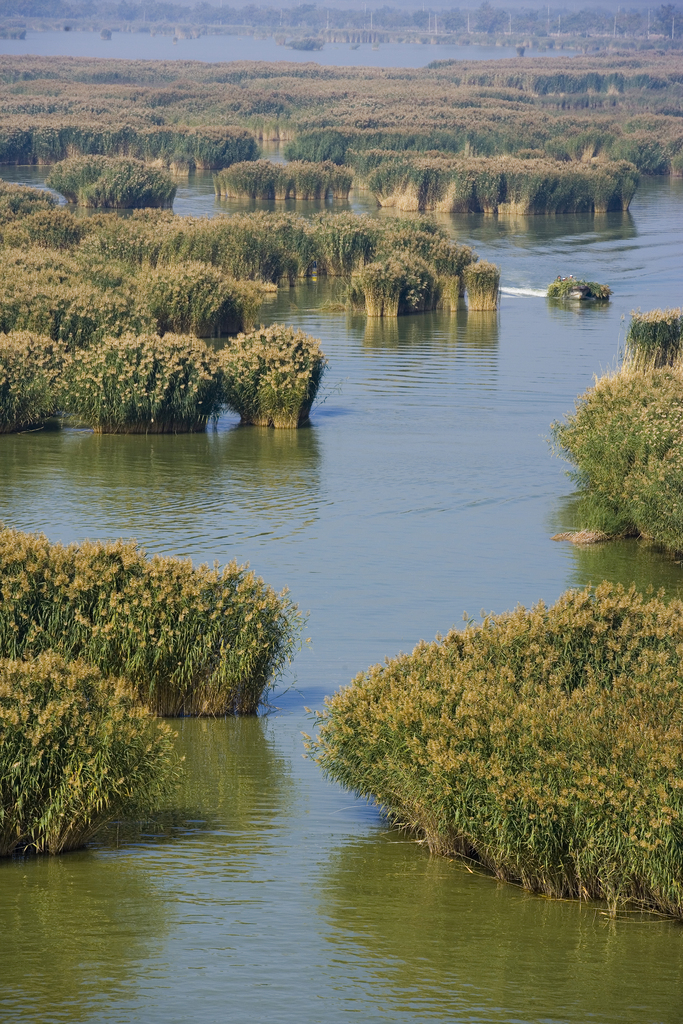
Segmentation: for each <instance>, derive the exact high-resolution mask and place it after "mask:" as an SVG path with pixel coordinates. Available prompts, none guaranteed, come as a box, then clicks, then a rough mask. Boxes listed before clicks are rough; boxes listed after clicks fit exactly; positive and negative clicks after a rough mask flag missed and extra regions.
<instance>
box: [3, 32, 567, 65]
mask: <svg viewBox="0 0 683 1024" xmlns="http://www.w3.org/2000/svg"><path fill="white" fill-rule="evenodd" d="M294 35H298V33H296V32H294V33H292V32H288V33H287V36H288V38H291V37H292V36H294ZM437 38H438V37H434V42H433V43H382V44H381V45H380V46H379V47H378V48H377V49H374V48H373V47H372V45H371V44H370V43H362V44H361V45H359V46H356V47H352V46H350V45H349V44H348V43H326V44H325V45H324V46H323V48H322V50H313V51H310V50H309V51H307V50H292V49H290V48H289V47H285V46H278V44H277V43H276V42H275V39H273V38H266V39H259V38H258V37H256V36H251V35H243V36H237V35H234V36H228V35H225V36H223V35H216V36H209V35H206V36H199V37H198V38H197V39H177V40H176V41H175V42H174V37H173V36H172V35H161V34H158V33H157V34H155V35H151V34H150V33H149V32H114V33H113V34H112V37H111V39H107V40H105V39H101V38H100V33H99V30H98V31H96V32H34V31H29V32H27V33H26V38H25V39H0V54H12V55H17V54H18V55H21V54H33V55H37V56H40V57H117V58H119V59H124V60H201V61H230V60H264V61H293V62H295V63H298V64H302V63H304V64H305V63H309V62H310V63H313V64H322V65H325V66H328V67H370V68H422V67H424V66H425V65H426V64H429V63H430V61H433V60H500V59H501V58H503V57H508V58H509V57H516V56H517V53H516V50H515V48H514V46H455V45H447V44H443V43H437V41H436V40H437ZM575 52H576V51H575V50H569V49H567V50H561V49H559V47H558V48H557V49H552V50H542V51H541V50H531V49H529V50H527V51H526V56H527V57H553V56H562V57H572V56H574V54H575Z"/></svg>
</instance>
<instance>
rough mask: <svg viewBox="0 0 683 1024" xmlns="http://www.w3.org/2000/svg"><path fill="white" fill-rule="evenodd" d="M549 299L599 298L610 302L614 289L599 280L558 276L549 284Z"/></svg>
mask: <svg viewBox="0 0 683 1024" xmlns="http://www.w3.org/2000/svg"><path fill="white" fill-rule="evenodd" d="M547 294H548V298H549V299H598V300H600V301H601V302H609V297H610V295H611V294H612V289H611V288H610V287H609V285H606V284H598V283H597V281H583V280H580V279H576V278H573V277H557V278H556V279H555V280H554V281H553V282H552V284H549V285H548V293H547Z"/></svg>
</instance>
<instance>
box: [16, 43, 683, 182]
mask: <svg viewBox="0 0 683 1024" xmlns="http://www.w3.org/2000/svg"><path fill="white" fill-rule="evenodd" d="M677 60H678V57H677V56H676V55H675V54H670V55H667V54H661V53H657V52H656V51H648V52H642V53H631V54H629V55H628V56H627V57H624V55H623V54H615V55H613V56H612V55H608V56H606V55H605V54H604V53H601V54H590V55H584V56H579V57H573V58H565V57H562V56H558V57H553V58H551V59H547V58H544V57H537V58H535V59H534V62H533V68H532V67H531V66H530V64H529V61H511V62H508V61H506V62H505V63H504V65H503V66H501V65H500V62H499V61H490V62H482V61H476V62H475V61H470V62H468V61H461V62H458V63H457V64H453V63H452V62H447V61H436V62H434V63H433V65H432V66H431V67H428V68H420V69H406V68H394V69H391V70H390V71H389V70H387V69H381V68H377V69H372V68H329V67H325V68H323V67H316V66H314V65H307V66H306V67H303V66H301V65H297V66H296V67H292V66H291V65H290V66H288V65H287V64H285V63H278V62H273V63H268V62H258V63H252V62H233V63H232V64H231V65H230V67H229V68H227V67H226V66H225V65H221V64H202V62H199V61H197V62H184V61H181V62H173V61H159V62H157V63H155V65H154V69H152V66H151V65H150V64H149V62H144V61H140V62H138V61H117V60H111V59H110V60H100V61H98V60H86V59H83V60H78V61H74V60H70V59H65V58H52V59H50V58H41V57H26V56H22V57H21V58H15V57H12V56H6V59H5V60H4V61H3V73H2V76H1V80H0V110H1V111H2V115H3V116H2V129H1V130H0V160H3V161H5V162H9V163H35V162H40V161H43V162H54V161H56V160H61V159H64V158H65V157H67V156H69V155H73V154H78V153H102V154H104V155H108V156H134V157H138V158H140V159H144V160H145V161H147V162H151V161H154V162H157V161H158V162H159V164H165V165H166V166H169V164H170V165H175V166H176V167H177V168H178V169H187V168H190V167H192V166H197V167H200V166H201V167H212V168H220V167H227V166H229V165H230V164H232V163H235V162H237V161H244V160H251V159H253V158H254V157H255V156H256V155H257V145H256V142H255V137H258V138H265V139H270V138H273V139H281V140H283V141H284V140H286V141H288V142H289V143H290V144H291V145H292V146H293V147H296V149H295V151H293V152H290V153H289V154H288V158H289V159H292V160H308V161H315V162H321V161H325V160H328V159H331V160H334V161H335V162H336V163H342V162H344V161H345V160H346V158H347V152H348V151H349V149H352V150H355V151H358V150H362V149H368V148H373V147H374V148H382V149H385V150H417V151H420V152H426V151H429V150H439V151H441V152H444V153H450V154H454V153H457V154H461V155H462V156H463V157H468V156H482V157H483V156H487V157H493V156H497V155H506V154H514V153H517V152H520V151H524V150H527V151H529V150H537V151H540V152H544V151H545V152H547V153H548V155H555V156H556V157H558V158H560V159H561V160H562V161H566V162H573V163H583V162H587V161H589V160H591V159H598V160H600V161H603V160H610V159H627V160H629V161H635V162H636V164H637V165H638V167H639V169H640V170H642V171H643V173H671V172H672V171H675V170H676V162H677V161H678V167H679V173H680V166H681V164H680V161H681V152H682V139H683V130H682V128H681V123H680V115H681V112H682V110H683V102H682V99H681V95H680V88H679V86H680V82H679V77H680V67H679V66H678V64H677ZM226 126H228V127H226ZM233 126H234V127H233ZM406 126H409V128H408V129H407V127H406ZM246 147H249V148H248V149H247V148H246Z"/></svg>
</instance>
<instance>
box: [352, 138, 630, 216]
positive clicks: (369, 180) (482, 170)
mask: <svg viewBox="0 0 683 1024" xmlns="http://www.w3.org/2000/svg"><path fill="white" fill-rule="evenodd" d="M367 158H368V157H367V155H366V160H367ZM376 159H377V164H376V166H375V167H374V169H372V170H369V171H368V173H367V175H366V176H365V181H366V184H367V187H368V188H369V190H370V191H371V192H372V194H373V195H374V196H375V198H376V199H377V202H378V203H379V204H380V206H393V207H396V208H398V209H399V210H415V211H422V210H437V211H441V212H446V213H488V214H498V215H530V214H546V215H547V214H559V213H580V212H589V213H604V212H607V211H609V210H628V208H629V205H630V203H631V199H632V198H633V196H634V194H635V191H636V188H637V186H638V172H637V171H636V169H635V168H634V167H633V165H632V164H629V163H626V162H624V161H621V162H615V163H604V164H600V165H593V164H586V165H584V164H565V163H560V162H557V161H551V160H519V159H516V158H514V157H494V158H483V157H476V158H475V157H472V158H460V157H458V158H455V157H450V156H445V155H444V154H441V153H433V154H407V153H386V152H385V153H379V154H377V157H376Z"/></svg>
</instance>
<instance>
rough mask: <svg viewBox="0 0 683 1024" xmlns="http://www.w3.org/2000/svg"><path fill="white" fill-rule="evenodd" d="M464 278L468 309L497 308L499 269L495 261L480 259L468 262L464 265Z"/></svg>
mask: <svg viewBox="0 0 683 1024" xmlns="http://www.w3.org/2000/svg"><path fill="white" fill-rule="evenodd" d="M464 280H465V286H466V288H467V306H468V309H471V310H482V309H498V294H499V291H500V270H499V269H498V267H497V266H496V265H495V263H488V262H487V261H486V260H480V261H479V262H477V263H470V264H468V266H466V267H465V271H464Z"/></svg>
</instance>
